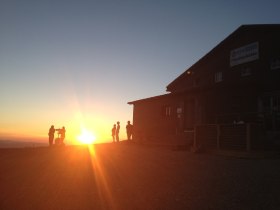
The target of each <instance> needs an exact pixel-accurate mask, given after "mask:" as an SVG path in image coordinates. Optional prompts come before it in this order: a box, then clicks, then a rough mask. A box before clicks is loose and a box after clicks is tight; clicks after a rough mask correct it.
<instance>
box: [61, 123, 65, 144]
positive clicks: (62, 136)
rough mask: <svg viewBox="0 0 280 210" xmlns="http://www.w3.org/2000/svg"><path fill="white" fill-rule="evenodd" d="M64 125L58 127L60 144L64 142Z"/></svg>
mask: <svg viewBox="0 0 280 210" xmlns="http://www.w3.org/2000/svg"><path fill="white" fill-rule="evenodd" d="M65 132H66V130H65V127H64V126H63V127H62V128H61V129H60V139H61V144H63V142H64V139H65Z"/></svg>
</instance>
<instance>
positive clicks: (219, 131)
mask: <svg viewBox="0 0 280 210" xmlns="http://www.w3.org/2000/svg"><path fill="white" fill-rule="evenodd" d="M220 136H221V127H220V124H217V149H218V150H219V149H220Z"/></svg>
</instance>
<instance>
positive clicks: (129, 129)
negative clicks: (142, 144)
mask: <svg viewBox="0 0 280 210" xmlns="http://www.w3.org/2000/svg"><path fill="white" fill-rule="evenodd" d="M120 128H121V126H120V122H119V121H118V122H117V125H116V124H114V125H113V128H112V137H113V143H115V142H117V143H118V142H119V141H120V138H119V133H120ZM132 134H133V125H132V124H131V123H130V121H127V125H126V135H127V140H132Z"/></svg>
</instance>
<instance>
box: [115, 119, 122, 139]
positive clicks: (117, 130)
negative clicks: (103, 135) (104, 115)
mask: <svg viewBox="0 0 280 210" xmlns="http://www.w3.org/2000/svg"><path fill="white" fill-rule="evenodd" d="M120 128H121V126H120V122H119V121H118V122H117V128H116V140H117V142H119V141H120V139H119V133H120Z"/></svg>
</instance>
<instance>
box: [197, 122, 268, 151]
mask: <svg viewBox="0 0 280 210" xmlns="http://www.w3.org/2000/svg"><path fill="white" fill-rule="evenodd" d="M268 146H269V142H267V141H266V139H265V138H264V128H263V125H262V124H257V123H246V124H245V123H244V124H207V125H197V126H196V127H195V131H194V147H196V148H200V147H203V148H208V149H230V150H246V151H251V150H255V149H264V148H268Z"/></svg>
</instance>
